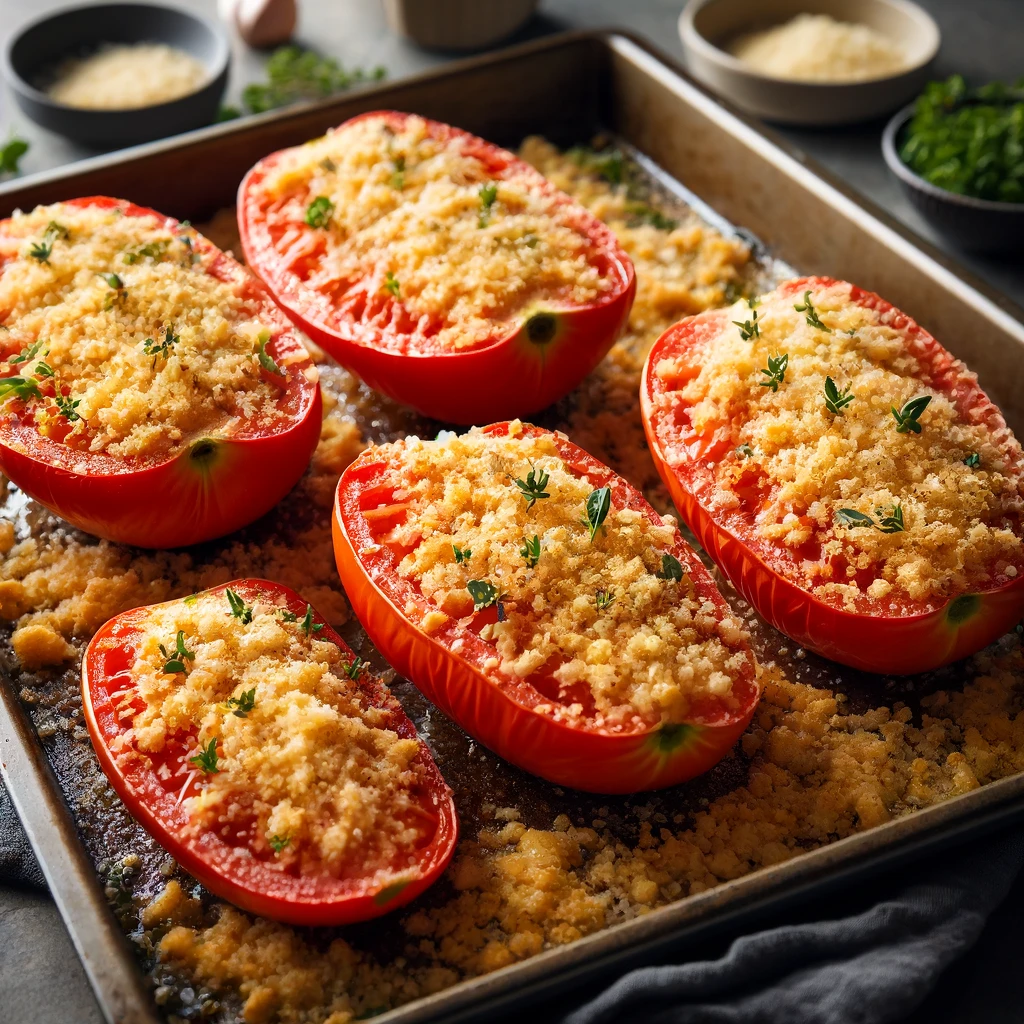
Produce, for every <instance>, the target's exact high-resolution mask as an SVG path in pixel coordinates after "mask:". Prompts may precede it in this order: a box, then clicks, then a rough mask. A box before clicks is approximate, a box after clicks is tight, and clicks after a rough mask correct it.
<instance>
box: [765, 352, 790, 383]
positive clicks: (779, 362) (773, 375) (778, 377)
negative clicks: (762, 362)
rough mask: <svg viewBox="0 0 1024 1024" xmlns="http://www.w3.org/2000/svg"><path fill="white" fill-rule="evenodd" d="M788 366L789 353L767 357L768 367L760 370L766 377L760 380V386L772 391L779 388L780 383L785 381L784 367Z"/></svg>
mask: <svg viewBox="0 0 1024 1024" xmlns="http://www.w3.org/2000/svg"><path fill="white" fill-rule="evenodd" d="M787 366H789V353H788V352H786V353H784V354H783V355H781V356H769V357H768V369H767V370H762V371H761V372H762V373H763V374H764V375H765V376H766V377H767V378H768V379H767V380H763V381H761V387H763V388H771V389H772V391H773V392H775V391H778V390H779V385H780V384H785V383H786V367H787Z"/></svg>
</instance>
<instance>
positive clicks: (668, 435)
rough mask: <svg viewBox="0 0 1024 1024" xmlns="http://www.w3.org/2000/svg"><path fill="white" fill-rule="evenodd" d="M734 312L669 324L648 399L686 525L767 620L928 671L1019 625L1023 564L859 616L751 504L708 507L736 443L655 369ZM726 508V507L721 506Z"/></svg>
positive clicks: (820, 643) (937, 357)
mask: <svg viewBox="0 0 1024 1024" xmlns="http://www.w3.org/2000/svg"><path fill="white" fill-rule="evenodd" d="M836 283H837V282H835V281H833V280H832V279H830V278H820V277H815V278H801V279H799V280H793V281H787V282H786V283H785V284H783V285H781V286H780V288H779V289H778V294H779V295H782V296H787V297H790V296H791V297H793V298H794V299H796V300H797V301H799V299H800V297H801V296H802V294H803V292H804V291H805V290H806V289H808V288H810V289H814V288H827V287H831V286H833V285H835V284H836ZM851 288H852V291H851V297H850V299H851V302H854V303H856V304H858V305H860V306H862V307H864V308H865V309H873V310H877V311H878V312H879V313H883V314H887V315H888V317H887V321H886V323H887V326H889V327H890V328H892V329H894V330H896V331H898V332H899V333H900V334H901V335H902V336H903V338H904V340H905V344H906V346H907V348H908V349H909V350H910V351H912V352H913V354H914V356H915V357H916V358H917V360H918V361H919V362H920V363H921V364H922V365H923V366H925V367H926V368H927V372H928V380H927V381H926V383H927V384H928V385H929V386H930V387H932V388H933V389H934V390H936V391H938V392H940V393H941V394H943V395H945V396H946V397H947V398H949V400H950V401H951V402H952V403H953V404H954V405H955V406H956V408H957V409H958V411H959V412H960V414H961V415H962V416H963V417H964V418H965V419H967V420H969V421H971V422H974V423H982V424H985V425H986V426H987V428H988V429H989V431H990V432H991V434H992V436H993V438H994V439H1003V438H1005V437H1006V436H1007V434H1008V433H1009V428H1008V427H1007V426H1006V422H1005V420H1004V419H1003V417H1002V414H1001V413H1000V412H999V410H998V409H997V408H996V406H995V405H994V404H993V403H992V401H991V400H990V399H989V398H988V396H987V395H986V394H985V393H984V392H983V391H982V390H981V388H980V387H979V386H978V383H977V380H976V378H975V377H974V375H973V374H971V373H969V372H968V371H967V370H966V369H965V367H964V365H963V364H962V363H960V362H959V361H958V360H956V359H954V358H953V356H952V355H950V353H949V352H947V351H946V350H945V349H944V348H943V347H942V346H941V345H940V344H939V343H938V342H937V341H936V340H935V339H934V338H933V337H932V336H931V335H930V334H929V333H928V332H927V331H925V330H924V329H923V328H921V327H920V326H918V324H916V323H915V322H914V321H913V320H911V319H910V317H908V316H906V315H905V314H903V313H901V312H900V311H899V310H897V309H895V308H894V307H893V306H892V305H891V304H890V303H888V302H886V301H885V300H884V299H882V298H880V297H879V296H878V295H875V294H874V293H873V292H867V291H864V290H862V289H860V288H857V287H855V286H851ZM730 315H731V314H730V313H729V311H728V310H714V311H711V312H708V313H701V314H699V315H697V316H692V317H688V318H687V319H685V320H682V321H680V322H679V323H677V324H675V325H674V326H673V327H670V328H669V329H668V330H667V331H666V332H665V333H664V334H663V335H662V336H661V337H660V338H659V339H658V340H657V341H656V342H655V343H654V346H653V347H652V349H651V351H650V353H649V354H648V356H647V363H646V365H645V367H644V375H643V382H642V384H641V389H640V401H641V412H642V415H643V420H644V428H645V429H646V432H647V440H648V442H649V444H650V449H651V454H652V455H653V457H654V462H655V465H656V466H657V467H658V472H659V473H660V474H661V478H662V480H664V482H665V485H666V486H667V487H668V489H669V491H670V492H671V494H672V499H673V500H674V501H675V504H676V507H677V508H678V509H679V511H680V513H681V514H682V517H683V519H684V520H685V521H686V523H687V525H688V526H689V527H690V529H691V530H693V532H694V533H695V534H696V536H697V539H698V540H699V541H700V542H701V544H702V545H703V547H704V549H705V550H706V551H707V553H708V554H709V555H710V556H711V557H712V558H713V559H714V561H715V562H716V563H717V564H718V566H719V567H720V568H721V569H722V571H723V572H724V573H725V574H726V576H727V577H728V578H729V579H730V581H731V582H732V584H733V586H735V587H736V589H737V590H738V591H739V592H740V593H741V594H743V596H744V597H746V598H747V600H749V601H750V603H751V604H752V605H753V606H754V607H755V608H756V609H757V611H758V613H759V614H760V615H761V616H762V617H763V618H764V619H767V621H768V622H770V623H771V624H772V625H773V626H775V628H776V629H778V630H780V631H781V632H783V633H785V634H786V635H787V636H789V637H791V638H792V639H794V640H795V641H797V643H799V644H800V645H801V646H803V647H807V648H809V649H810V650H813V651H817V652H818V653H819V654H822V655H824V656H825V657H826V658H831V659H832V660H834V661H838V662H841V663H842V664H844V665H851V666H852V667H854V668H859V669H864V670H865V671H868V672H879V673H892V674H896V675H906V674H910V673H914V672H925V671H928V670H929V669H933V668H938V667H939V666H941V665H946V664H949V663H950V662H953V661H956V660H958V659H959V658H964V657H966V656H968V655H970V654H973V653H974V652H975V651H978V650H980V649H981V648H983V647H985V646H986V645H987V644H990V643H991V642H992V641H993V640H996V639H997V638H998V637H1000V636H1002V635H1003V634H1004V633H1006V632H1007V631H1008V630H1010V629H1012V628H1013V626H1014V624H1015V623H1016V622H1017V621H1018V620H1019V619H1020V618H1021V616H1022V615H1024V565H1022V566H1020V567H1018V574H1017V576H1016V578H1015V579H1012V580H1010V581H1008V582H1006V583H1004V584H1002V585H1001V586H998V587H993V588H992V589H987V590H979V591H978V592H975V593H964V594H960V595H957V596H955V597H953V598H951V599H949V600H944V601H941V602H940V603H938V604H937V605H936V604H935V603H934V602H932V603H931V604H926V603H924V602H919V604H918V607H916V608H915V607H913V606H911V603H910V602H909V600H908V599H906V598H904V599H902V601H901V604H900V606H896V605H895V602H894V601H892V600H886V599H870V600H871V601H872V603H873V604H874V607H873V608H871V610H870V611H867V612H851V611H848V610H845V609H844V608H841V607H837V606H836V605H835V604H832V603H828V602H826V601H824V600H821V599H819V598H817V597H815V596H813V595H812V594H810V593H809V592H808V591H807V590H805V589H804V587H803V586H802V585H801V583H800V582H799V581H800V580H801V579H802V577H801V576H800V575H799V574H798V573H797V571H796V570H797V567H798V556H797V555H796V554H794V553H793V552H792V551H791V550H789V549H788V548H786V547H785V546H784V545H783V544H781V543H776V542H772V541H770V540H768V539H766V538H764V537H763V536H762V535H761V533H760V532H759V531H758V530H757V529H756V524H755V521H754V518H753V517H752V516H751V515H750V513H749V512H748V511H744V510H742V509H737V508H734V507H730V510H729V511H718V512H715V513H713V512H712V511H711V509H712V508H713V507H715V504H716V503H715V502H714V501H713V498H714V494H715V490H716V487H717V483H716V469H717V465H718V462H719V461H720V459H722V458H723V457H724V456H725V455H726V454H728V453H729V452H731V451H732V449H733V447H734V442H732V441H730V439H729V436H727V435H723V436H722V437H718V436H717V435H716V437H715V438H713V439H709V438H706V437H702V436H700V435H698V434H697V433H696V431H695V430H694V428H693V426H692V424H691V419H690V414H689V407H688V406H687V404H686V403H685V402H684V401H683V399H682V398H681V395H680V393H679V392H678V391H676V390H674V389H672V388H670V387H668V386H666V383H665V381H663V380H661V379H660V378H659V376H658V374H657V372H656V370H655V369H654V368H655V367H657V366H658V364H659V362H661V361H662V360H666V359H668V360H671V359H674V358H679V357H684V358H685V357H687V355H688V354H693V353H695V351H696V352H699V350H700V349H701V348H702V347H703V346H704V345H706V344H707V340H708V339H709V338H714V337H716V336H717V335H718V333H719V331H720V330H721V329H722V327H723V326H724V325H725V324H726V323H727V322H728V320H729V319H730ZM691 361H695V362H696V365H699V355H692V358H691ZM670 392H671V394H670ZM1019 468H1020V467H1019V466H1018V469H1019ZM717 507H718V509H719V510H721V509H722V505H721V504H718V505H717ZM1018 528H1019V527H1018Z"/></svg>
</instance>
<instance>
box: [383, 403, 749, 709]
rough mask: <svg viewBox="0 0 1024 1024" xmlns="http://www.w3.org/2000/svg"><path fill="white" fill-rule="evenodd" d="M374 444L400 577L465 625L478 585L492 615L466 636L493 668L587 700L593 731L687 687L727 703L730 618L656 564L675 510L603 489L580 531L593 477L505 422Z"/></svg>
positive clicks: (675, 705)
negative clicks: (594, 515) (601, 505)
mask: <svg viewBox="0 0 1024 1024" xmlns="http://www.w3.org/2000/svg"><path fill="white" fill-rule="evenodd" d="M378 451H379V454H380V456H381V458H382V459H384V460H386V464H387V469H386V470H385V472H384V475H383V477H382V479H381V481H380V485H381V486H383V487H385V488H387V489H389V490H390V491H391V492H392V494H393V499H394V501H395V502H396V503H400V504H401V506H403V508H404V519H403V521H402V522H401V523H400V524H399V525H397V526H394V527H393V528H392V529H391V530H390V531H389V533H388V534H387V535H386V542H387V543H388V544H390V545H393V546H394V547H395V548H397V549H398V550H399V551H402V552H408V553H407V554H405V555H404V557H403V558H402V560H401V562H400V564H399V570H398V571H399V573H400V574H401V575H402V576H404V577H405V578H406V579H409V580H411V581H413V582H414V583H415V584H416V585H417V586H418V588H419V589H420V590H421V592H422V593H423V594H424V595H425V596H426V597H427V598H429V599H430V601H432V602H433V603H434V604H435V605H436V606H437V608H438V609H440V610H441V612H443V613H444V615H443V616H442V618H444V617H445V616H450V617H452V618H455V619H463V618H465V619H466V620H467V621H469V620H470V617H471V616H472V615H473V611H474V596H473V593H472V588H473V584H476V585H477V586H478V585H479V584H480V583H481V582H482V583H485V584H487V585H490V586H491V587H493V588H494V595H493V596H494V601H493V602H492V603H494V604H496V605H498V606H500V612H499V613H498V616H497V619H498V621H495V622H490V623H488V624H487V625H485V626H484V627H483V629H482V631H481V633H480V635H481V636H482V637H483V638H484V639H485V640H489V641H491V642H493V644H494V646H495V648H496V651H497V654H498V657H499V659H500V661H499V662H498V664H497V666H496V667H497V670H498V671H499V672H501V673H504V674H505V675H507V676H512V677H516V678H526V679H530V680H531V681H534V682H535V685H536V686H537V688H538V689H540V690H541V692H544V693H547V692H548V687H547V686H546V683H545V681H546V679H547V678H552V679H553V680H554V681H555V682H556V683H557V686H558V690H559V693H560V695H561V697H562V699H563V701H564V702H565V703H566V704H568V705H569V710H570V712H571V713H574V714H575V715H581V714H583V713H584V711H585V710H586V711H587V712H588V713H589V712H591V708H590V707H588V705H590V704H591V702H592V705H593V709H594V710H596V712H597V715H598V716H599V717H600V724H603V725H606V726H608V727H615V726H618V725H621V724H623V723H627V722H630V721H632V720H633V719H635V718H636V717H637V716H638V715H639V717H640V718H641V719H643V720H644V721H648V722H650V721H668V722H680V721H685V719H686V715H687V713H688V711H689V710H690V707H691V704H692V702H693V700H694V699H695V698H698V697H702V696H703V697H706V696H713V697H715V698H718V699H721V700H723V701H725V702H726V703H728V701H729V698H730V696H731V693H732V679H733V676H734V675H735V674H736V673H738V672H742V671H743V670H744V668H745V667H746V666H747V665H748V663H749V655H748V653H747V652H746V650H745V649H741V648H740V647H739V645H740V643H741V642H742V640H743V637H744V633H743V630H742V629H741V627H740V625H739V623H738V622H737V621H736V620H735V619H733V618H731V617H727V618H726V619H725V621H720V620H719V617H718V609H717V608H716V606H715V604H714V603H713V602H712V601H710V600H708V599H704V598H702V597H701V596H699V595H698V594H697V592H696V590H695V588H694V587H693V584H692V583H691V581H690V580H689V578H688V577H687V576H686V575H685V573H683V572H682V570H681V568H680V573H679V577H680V578H678V579H667V578H662V577H661V576H659V575H658V574H659V573H660V572H661V571H662V567H663V563H662V559H663V556H664V555H665V554H666V553H669V554H671V552H672V551H673V550H674V549H675V547H676V544H677V539H678V534H677V532H676V529H675V523H674V520H671V519H669V520H667V521H666V522H664V523H658V522H655V521H653V520H652V519H651V518H649V517H648V516H645V515H644V514H643V513H642V512H640V511H639V510H636V509H632V508H624V507H617V506H616V502H617V500H621V499H617V498H610V499H609V508H608V512H607V517H606V518H605V519H604V521H603V524H602V525H601V526H600V527H598V528H597V529H596V530H595V531H594V532H593V536H591V530H590V527H589V526H588V524H587V502H588V499H590V497H591V495H592V494H593V493H594V492H595V490H596V489H597V488H596V486H595V484H594V483H593V482H591V481H589V480H588V479H587V478H586V477H584V476H581V475H580V474H579V473H578V472H574V471H573V470H572V469H571V468H570V467H569V466H567V465H566V463H565V461H564V460H563V459H562V457H561V456H560V455H559V452H558V448H557V447H556V445H555V443H554V440H553V439H552V438H551V437H550V436H539V437H538V436H529V435H524V434H523V433H522V426H521V425H520V424H519V423H518V422H517V423H513V424H512V425H511V427H510V430H509V435H508V436H501V437H499V436H495V435H492V434H488V433H485V432H483V431H481V430H478V429H474V430H472V431H470V432H469V433H467V434H463V435H461V436H458V435H448V436H445V437H443V438H441V439H439V440H436V441H421V440H419V439H418V438H407V439H406V440H404V441H397V442H395V443H393V444H389V445H384V446H382V447H381V448H380V449H378ZM531 474H532V482H533V486H534V489H533V490H532V491H531V490H530V489H529V481H530V480H531ZM517 481H519V482H518V483H517ZM524 487H525V488H526V490H525V491H524ZM531 494H539V495H541V496H540V497H537V498H534V499H532V500H531V497H530V495H531ZM530 545H533V547H532V550H531V547H530ZM671 557H672V558H673V559H674V558H675V556H674V555H672V556H671ZM676 566H677V568H678V567H679V563H678V562H676ZM477 610H478V611H479V610H480V605H479V603H477ZM579 687H582V689H580V688H579Z"/></svg>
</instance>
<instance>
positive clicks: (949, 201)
mask: <svg viewBox="0 0 1024 1024" xmlns="http://www.w3.org/2000/svg"><path fill="white" fill-rule="evenodd" d="M913 115H914V107H913V105H911V106H909V107H904V108H903V110H901V111H900V112H899V113H898V114H896V115H895V116H894V117H893V118H892V120H891V121H890V122H889V123H888V124H887V125H886V126H885V131H884V132H883V133H882V155H883V156H884V157H885V162H886V163H887V164H888V165H889V170H890V171H892V173H893V174H895V175H896V177H897V178H898V179H899V182H900V185H901V186H902V188H903V192H904V193H905V195H906V196H907V198H908V199H909V200H910V202H911V203H912V204H913V205H914V206H915V207H916V208H917V210H918V211H919V212H920V213H921V215H922V216H923V217H924V218H925V220H927V221H928V222H929V223H930V224H931V225H932V227H933V228H935V230H936V231H937V232H938V233H939V234H940V235H942V236H943V238H945V239H947V240H949V241H950V242H953V243H954V244H955V245H958V246H960V248H962V249H967V250H969V251H972V252H988V253H1009V252H1018V251H1021V250H1022V249H1024V203H997V202H995V201H994V200H992V199H975V198H974V197H973V196H962V195H958V194H957V193H956V192H950V191H948V190H947V189H944V188H939V187H938V185H933V184H932V183H931V182H930V181H925V180H924V178H922V177H921V176H920V175H918V174H915V173H914V172H913V171H912V170H911V169H910V168H909V167H908V166H907V165H906V164H905V163H904V162H903V161H902V160H901V159H900V154H899V148H900V143H901V142H902V136H903V130H904V128H906V126H907V122H908V121H909V120H910V119H911V117H913Z"/></svg>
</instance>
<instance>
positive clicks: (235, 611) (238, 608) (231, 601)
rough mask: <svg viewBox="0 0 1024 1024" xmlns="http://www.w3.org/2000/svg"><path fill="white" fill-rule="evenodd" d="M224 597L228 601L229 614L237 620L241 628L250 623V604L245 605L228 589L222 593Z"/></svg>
mask: <svg viewBox="0 0 1024 1024" xmlns="http://www.w3.org/2000/svg"><path fill="white" fill-rule="evenodd" d="M224 596H225V597H227V599H228V606H229V607H230V608H231V614H232V615H233V616H234V617H235V618H236V619H238V621H239V622H241V624H242V625H243V626H247V625H248V624H249V623H250V622H252V605H251V604H246V603H245V602H244V601H243V600H242V599H241V598H240V597H239V596H238V594H236V593H235V591H233V590H232V589H231V588H230V587H228V588H227V589H226V590H225V591H224Z"/></svg>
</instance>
